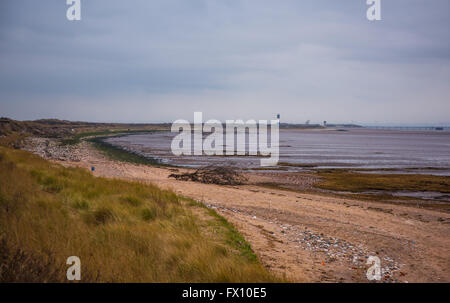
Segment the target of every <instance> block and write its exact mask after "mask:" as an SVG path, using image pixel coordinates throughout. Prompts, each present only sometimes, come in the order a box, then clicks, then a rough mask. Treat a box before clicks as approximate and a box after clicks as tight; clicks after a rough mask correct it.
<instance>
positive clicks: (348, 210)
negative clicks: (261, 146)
mask: <svg viewBox="0 0 450 303" xmlns="http://www.w3.org/2000/svg"><path fill="white" fill-rule="evenodd" d="M35 140H37V141H36V142H35V143H34V147H29V148H28V149H29V150H30V151H32V152H35V153H37V154H40V155H41V156H43V157H44V158H47V159H49V160H52V161H54V162H56V163H59V164H61V165H63V166H67V167H82V168H85V169H87V170H91V169H92V167H95V170H94V171H93V172H92V174H93V175H95V176H99V177H107V178H119V179H125V180H133V181H140V182H144V183H151V184H155V185H157V186H159V187H161V188H164V189H171V190H173V191H174V192H176V193H177V194H179V195H181V196H186V197H189V198H192V199H194V200H196V201H198V202H201V203H203V204H204V205H206V206H207V207H208V208H212V209H215V210H216V211H217V212H219V214H221V215H223V216H224V217H225V218H226V219H227V220H228V221H230V222H231V223H233V224H234V225H235V226H236V228H237V229H238V230H239V232H240V233H242V234H243V235H244V237H245V239H246V240H247V241H248V242H249V243H250V244H251V246H252V248H253V250H254V251H255V253H256V254H257V256H258V257H259V259H260V261H261V262H262V264H263V265H264V266H266V267H267V268H268V269H269V270H270V271H272V272H274V273H276V274H279V275H282V276H285V277H286V278H287V279H288V280H290V281H294V282H367V281H368V280H367V278H366V271H367V269H368V268H369V266H370V265H367V264H366V262H367V259H368V257H369V256H378V257H379V258H380V260H381V266H382V281H385V282H449V281H450V273H449V268H450V237H449V236H450V225H449V224H450V214H449V213H448V212H445V211H439V210H434V209H425V208H421V207H411V205H402V204H394V203H383V202H380V201H370V200H363V199H361V200H360V199H356V198H345V197H339V196H336V195H330V194H327V193H325V192H323V193H321V192H315V193H312V192H309V191H307V190H305V191H303V192H302V191H292V190H286V189H279V188H276V187H273V188H271V187H268V186H260V185H257V184H259V183H260V182H261V179H262V180H263V181H264V178H267V177H265V175H264V174H263V173H261V174H260V173H258V174H253V175H250V176H249V182H248V184H244V185H239V186H223V185H215V184H203V183H197V182H190V181H178V180H175V179H173V178H169V177H168V176H169V175H170V174H172V173H174V172H182V171H190V169H187V168H174V167H155V166H149V165H138V164H132V163H126V162H118V161H114V160H111V159H109V158H107V157H105V155H103V154H102V153H101V152H99V151H98V150H96V149H95V148H94V147H93V146H92V145H91V144H90V143H88V142H85V141H82V142H81V143H79V144H77V145H74V146H71V147H61V148H62V149H65V150H64V153H63V154H64V156H61V152H60V151H58V152H56V153H55V152H52V150H53V151H55V150H57V149H58V148H59V147H56V146H54V147H53V149H52V150H50V151H49V150H48V149H47V150H46V148H45V146H49V145H50V146H52V144H51V143H49V142H51V140H50V139H42V138H40V139H35ZM39 140H40V141H39ZM45 140H47V141H45ZM38 141H39V142H38ZM42 146H44V147H42ZM299 182H300V181H299ZM304 182H305V186H308V182H310V181H308V180H306V179H305V181H304Z"/></svg>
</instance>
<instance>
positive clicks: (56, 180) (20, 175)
mask: <svg viewBox="0 0 450 303" xmlns="http://www.w3.org/2000/svg"><path fill="white" fill-rule="evenodd" d="M69 256H78V257H80V259H81V275H82V276H81V278H82V282H271V281H278V280H277V279H276V278H274V277H273V276H272V275H271V274H269V273H268V272H267V270H266V269H264V268H263V267H262V266H261V265H260V263H259V262H258V260H257V258H256V256H255V255H254V253H253V252H252V251H251V248H250V246H249V245H248V243H246V242H245V240H244V239H243V238H242V236H241V235H240V234H239V233H237V231H236V230H235V229H234V228H233V226H232V225H230V224H229V223H228V222H227V221H226V220H225V219H224V218H222V217H220V216H219V215H218V214H217V213H215V212H213V211H212V210H209V209H206V208H204V207H203V206H202V205H201V204H198V203H195V201H192V200H189V199H185V198H182V197H179V196H177V195H176V194H175V193H173V192H171V191H164V190H160V189H159V188H157V187H155V186H152V185H145V184H141V183H136V182H126V181H121V180H113V179H105V178H96V177H93V176H92V175H91V174H90V173H89V172H88V171H86V170H83V169H78V168H64V167H62V166H59V165H56V164H53V163H51V162H48V161H45V160H43V159H41V158H39V157H37V156H34V155H31V154H29V153H27V152H24V151H18V150H12V149H9V148H4V147H0V266H1V268H2V271H1V273H0V282H5V281H24V282H27V281H28V282H38V281H39V282H41V281H42V282H47V281H53V282H65V281H66V270H67V268H68V265H66V260H67V258H68V257H69Z"/></svg>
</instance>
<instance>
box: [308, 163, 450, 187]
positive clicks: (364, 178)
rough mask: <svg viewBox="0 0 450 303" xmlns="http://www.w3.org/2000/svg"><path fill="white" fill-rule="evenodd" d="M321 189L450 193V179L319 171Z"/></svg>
mask: <svg viewBox="0 0 450 303" xmlns="http://www.w3.org/2000/svg"><path fill="white" fill-rule="evenodd" d="M317 175H318V176H320V177H321V178H322V180H321V181H320V182H319V183H317V184H316V185H315V186H316V187H318V188H321V189H327V190H334V191H349V192H367V191H377V190H384V191H415V192H417V191H432V192H441V193H450V177H449V176H436V175H423V174H376V173H358V172H352V171H349V170H345V169H326V170H318V173H317Z"/></svg>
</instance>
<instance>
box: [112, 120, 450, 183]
mask: <svg viewBox="0 0 450 303" xmlns="http://www.w3.org/2000/svg"><path fill="white" fill-rule="evenodd" d="M174 136H175V134H173V133H170V132H160V133H153V134H139V135H129V136H124V137H116V138H109V139H107V141H108V142H110V143H112V144H115V145H118V146H121V147H123V148H126V149H129V150H132V151H135V152H138V153H140V154H143V155H146V156H149V157H154V158H158V159H160V160H161V161H163V162H166V163H170V164H174V165H181V166H193V167H198V166H204V165H207V164H212V163H225V162H226V163H230V164H232V165H236V166H240V167H245V168H252V167H259V163H260V161H259V160H260V159H259V158H258V157H249V156H247V157H237V156H236V157H235V156H233V157H220V156H212V157H207V156H201V157H199V156H183V157H176V156H174V155H172V153H171V152H170V144H171V140H172V138H173V137H174ZM279 162H280V163H282V162H287V163H291V164H314V165H317V167H318V168H327V167H343V168H363V169H379V168H391V169H396V170H398V169H400V170H402V169H406V168H436V169H435V170H430V169H427V170H414V171H413V172H414V173H432V174H440V175H450V131H447V130H444V131H433V130H429V131H417V130H382V129H347V130H280V161H279ZM289 169H290V170H305V169H306V168H301V167H290V168H289ZM385 173H389V172H385Z"/></svg>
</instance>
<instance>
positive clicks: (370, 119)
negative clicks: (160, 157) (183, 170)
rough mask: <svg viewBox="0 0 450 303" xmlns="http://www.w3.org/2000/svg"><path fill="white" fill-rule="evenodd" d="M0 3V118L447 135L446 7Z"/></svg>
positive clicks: (435, 0) (309, 0)
mask: <svg viewBox="0 0 450 303" xmlns="http://www.w3.org/2000/svg"><path fill="white" fill-rule="evenodd" d="M68 7H69V6H68V5H67V4H66V1H65V0H45V1H36V0H1V1H0V116H6V117H10V118H13V119H18V120H34V119H40V118H58V119H67V120H77V121H92V122H173V121H175V120H176V119H186V120H189V121H192V120H193V116H194V112H195V111H201V112H203V116H204V119H205V120H206V119H219V120H221V121H225V120H226V119H271V118H274V117H275V115H276V114H278V113H280V114H281V120H282V122H291V123H304V122H305V121H307V120H311V122H322V121H324V120H326V121H328V122H329V123H359V124H374V125H378V124H386V125H397V124H398V125H403V124H404V125H406V124H409V125H414V124H415V125H419V124H435V125H450V32H449V29H450V16H449V12H450V1H448V0H432V1H430V0H381V17H382V20H381V21H373V22H370V21H368V20H367V18H366V11H367V9H368V7H369V6H368V5H367V4H366V0H342V1H336V0H279V1H278V0H133V1H126V0H81V21H68V20H67V18H66V11H67V9H68Z"/></svg>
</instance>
